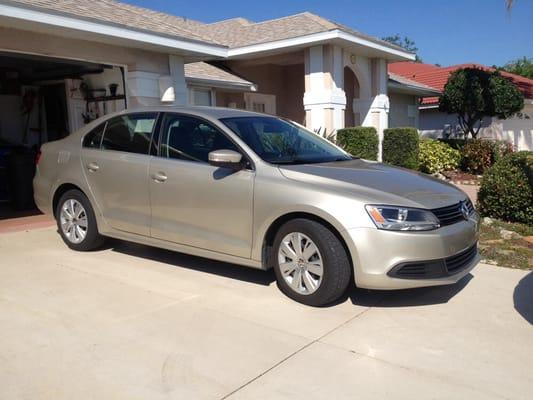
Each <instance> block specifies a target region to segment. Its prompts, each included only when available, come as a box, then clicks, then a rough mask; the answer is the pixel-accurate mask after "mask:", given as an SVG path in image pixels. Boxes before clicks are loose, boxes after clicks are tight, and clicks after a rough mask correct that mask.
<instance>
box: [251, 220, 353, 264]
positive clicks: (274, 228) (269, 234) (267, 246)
mask: <svg viewBox="0 0 533 400" xmlns="http://www.w3.org/2000/svg"><path fill="white" fill-rule="evenodd" d="M300 218H301V219H308V220H311V221H315V222H318V223H319V224H322V225H324V226H325V227H326V228H328V229H329V230H330V231H331V232H332V233H333V234H334V235H335V236H336V237H337V239H339V241H340V242H341V244H342V246H343V247H344V250H345V251H346V254H347V256H348V259H349V261H350V266H351V267H352V273H353V255H352V252H351V250H350V247H349V246H348V243H347V241H346V238H345V237H344V235H343V234H342V230H340V229H338V228H337V227H336V226H335V225H333V224H332V223H331V222H329V221H328V220H326V219H325V218H323V217H321V216H318V215H316V214H313V213H311V212H305V211H304V212H302V211H296V212H289V213H286V214H283V215H281V216H279V217H278V218H276V219H275V220H274V221H273V222H272V223H271V224H270V225H269V227H268V228H267V230H266V232H265V234H264V235H263V240H262V247H261V263H262V267H263V269H270V268H272V263H271V260H270V253H271V249H272V245H273V244H274V238H275V237H276V233H277V232H278V230H279V229H280V228H281V226H282V225H283V224H285V223H287V222H288V221H291V220H294V219H300Z"/></svg>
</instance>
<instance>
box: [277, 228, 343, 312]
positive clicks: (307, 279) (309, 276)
mask: <svg viewBox="0 0 533 400" xmlns="http://www.w3.org/2000/svg"><path fill="white" fill-rule="evenodd" d="M295 242H296V243H300V244H301V245H300V246H299V247H300V249H305V251H303V252H302V251H300V252H299V253H298V251H297V250H296V251H295V249H294V248H295V246H294V243H295ZM309 242H311V243H309ZM313 245H314V246H315V247H316V250H317V251H315V250H314V248H313V247H312V246H313ZM312 253H313V255H311V256H310V257H309V255H310V254H312ZM294 256H296V258H297V259H298V260H297V261H298V262H296V265H294V264H291V259H292V258H294ZM270 260H271V264H272V266H273V268H274V271H275V273H276V278H277V282H278V287H279V288H280V290H281V291H282V292H283V293H284V294H285V295H287V296H288V297H290V298H291V299H293V300H296V301H297V302H299V303H303V304H306V305H309V306H323V305H327V304H329V303H331V302H334V301H335V300H338V299H339V298H340V297H341V296H342V295H343V294H344V292H345V291H346V289H347V288H348V285H349V284H350V280H351V277H352V267H351V264H350V261H349V258H348V254H347V253H346V250H345V248H344V246H343V244H342V243H341V241H340V240H339V239H338V238H337V236H336V235H335V234H334V233H333V232H332V231H331V230H330V229H328V228H327V227H326V226H324V225H322V224H321V223H318V222H316V221H312V220H308V219H294V220H291V221H289V222H287V223H285V224H284V225H283V226H281V228H280V229H279V231H278V232H277V233H276V237H275V239H274V244H273V246H272V252H271V254H270ZM320 265H321V266H322V268H321V269H320ZM293 267H294V272H292V273H291V272H289V271H290V270H291V269H293ZM320 271H321V272H322V274H321V275H320V274H319V272H320ZM307 286H309V288H307Z"/></svg>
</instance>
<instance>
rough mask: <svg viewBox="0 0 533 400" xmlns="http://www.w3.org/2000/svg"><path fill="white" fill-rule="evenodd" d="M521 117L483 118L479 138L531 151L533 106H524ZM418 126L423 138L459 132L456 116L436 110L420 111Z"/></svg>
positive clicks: (532, 142) (532, 147)
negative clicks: (498, 141)
mask: <svg viewBox="0 0 533 400" xmlns="http://www.w3.org/2000/svg"><path fill="white" fill-rule="evenodd" d="M522 115H523V116H521V117H519V116H514V117H511V118H509V119H506V120H500V119H498V118H485V119H484V120H483V121H482V124H481V129H480V131H479V137H482V138H487V139H496V140H505V141H507V142H509V143H511V144H512V145H513V146H514V147H515V149H516V150H533V104H526V105H525V106H524V109H523V110H522ZM419 126H420V134H421V135H422V136H425V137H432V138H439V137H443V136H446V135H448V134H452V135H454V134H456V133H459V132H460V129H459V126H458V122H457V115H456V114H447V113H443V112H440V111H439V110H438V108H429V109H421V110H420V116H419Z"/></svg>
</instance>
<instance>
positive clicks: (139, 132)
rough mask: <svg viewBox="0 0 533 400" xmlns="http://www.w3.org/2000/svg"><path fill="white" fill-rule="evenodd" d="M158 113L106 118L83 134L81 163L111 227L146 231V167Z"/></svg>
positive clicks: (137, 231) (147, 214) (147, 216)
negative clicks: (105, 120) (90, 130)
mask: <svg viewBox="0 0 533 400" xmlns="http://www.w3.org/2000/svg"><path fill="white" fill-rule="evenodd" d="M157 118H158V113H153V112H148V113H131V114H123V115H120V116H117V117H113V118H111V119H109V120H108V121H107V122H105V123H104V124H102V125H100V126H99V127H98V128H96V129H95V130H93V131H92V132H90V133H89V134H87V135H86V136H85V138H84V141H83V149H82V153H81V154H82V164H83V168H84V172H85V176H86V178H87V182H88V184H89V187H90V189H91V191H92V194H93V196H94V198H95V199H96V202H97V206H98V208H99V209H100V210H101V212H102V214H103V216H104V218H105V220H106V221H107V223H108V224H109V225H110V226H111V227H112V228H114V229H118V230H121V231H125V232H130V233H135V234H139V235H144V236H149V235H150V196H149V192H148V167H149V163H150V144H151V138H152V134H153V131H154V130H155V127H156V125H157Z"/></svg>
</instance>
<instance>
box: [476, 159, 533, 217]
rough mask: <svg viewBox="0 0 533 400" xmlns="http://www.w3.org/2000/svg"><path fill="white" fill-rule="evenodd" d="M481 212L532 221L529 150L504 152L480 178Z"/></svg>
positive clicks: (532, 164)
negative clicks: (506, 153)
mask: <svg viewBox="0 0 533 400" xmlns="http://www.w3.org/2000/svg"><path fill="white" fill-rule="evenodd" d="M478 209H479V211H480V212H481V214H482V215H487V216H490V217H494V218H501V219H503V220H506V221H511V222H522V223H526V224H528V225H533V151H520V152H517V153H512V154H508V155H506V156H504V157H502V158H501V159H500V160H499V161H497V162H496V163H495V164H494V166H493V167H492V168H491V169H489V170H488V171H487V173H486V174H485V175H484V176H483V179H482V180H481V187H480V189H479V193H478Z"/></svg>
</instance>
